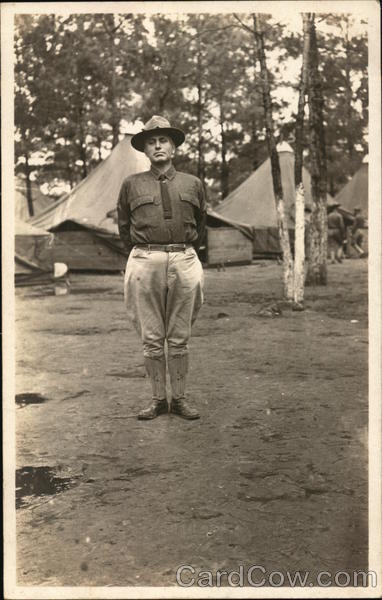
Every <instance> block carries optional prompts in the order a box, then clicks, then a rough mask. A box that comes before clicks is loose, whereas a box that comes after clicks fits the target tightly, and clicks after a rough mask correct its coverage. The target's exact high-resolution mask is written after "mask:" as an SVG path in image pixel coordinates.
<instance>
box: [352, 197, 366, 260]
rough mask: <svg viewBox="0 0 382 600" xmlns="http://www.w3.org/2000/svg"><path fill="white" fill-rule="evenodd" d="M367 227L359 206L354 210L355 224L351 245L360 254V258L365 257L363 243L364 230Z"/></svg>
mask: <svg viewBox="0 0 382 600" xmlns="http://www.w3.org/2000/svg"><path fill="white" fill-rule="evenodd" d="M364 227H365V219H364V217H363V216H362V211H361V209H360V208H359V207H358V206H357V207H356V208H355V209H354V222H353V225H352V228H351V245H352V246H353V248H354V249H355V251H356V252H357V253H358V255H359V257H360V258H363V257H364V256H365V252H364V251H363V249H362V243H363V232H362V229H363V228H364Z"/></svg>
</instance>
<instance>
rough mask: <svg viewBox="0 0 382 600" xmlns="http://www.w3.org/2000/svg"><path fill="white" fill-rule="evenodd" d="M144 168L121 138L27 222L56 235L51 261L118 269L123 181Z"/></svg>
mask: <svg viewBox="0 0 382 600" xmlns="http://www.w3.org/2000/svg"><path fill="white" fill-rule="evenodd" d="M148 167H149V162H148V159H147V158H146V156H145V155H144V154H143V153H141V152H137V151H136V150H134V148H133V147H132V146H131V135H126V136H125V137H124V138H123V139H122V140H121V141H120V142H119V143H118V144H117V145H116V146H115V147H114V148H113V150H112V152H111V154H110V155H109V156H108V157H107V158H106V159H105V160H104V161H103V162H102V163H100V164H99V165H98V166H97V167H96V168H95V169H94V170H93V171H92V172H91V173H90V174H89V175H88V176H87V177H86V178H85V179H84V180H83V181H81V182H80V183H79V184H78V185H77V186H76V187H74V188H73V190H72V191H71V192H69V194H66V195H65V196H64V197H63V198H61V199H60V200H59V201H58V202H56V203H55V205H54V206H52V207H51V208H49V209H48V210H46V211H44V212H43V213H41V214H40V215H38V216H36V217H35V218H34V219H32V220H31V222H32V223H33V224H34V225H37V226H38V227H43V228H44V229H47V230H49V231H53V232H54V233H55V260H56V261H59V262H64V263H66V264H67V265H68V266H69V269H71V270H76V269H78V270H81V269H84V270H106V271H109V270H111V271H113V270H120V269H122V268H123V267H124V265H125V263H126V258H125V254H124V250H123V248H122V244H121V242H120V241H119V236H118V229H117V225H116V223H115V220H114V219H113V218H112V217H111V216H110V214H111V213H112V212H113V210H114V209H115V207H116V204H117V200H118V194H119V190H120V188H121V185H122V182H123V180H124V179H125V178H126V177H128V176H129V175H132V174H134V173H139V172H141V171H145V170H146V169H147V168H148Z"/></svg>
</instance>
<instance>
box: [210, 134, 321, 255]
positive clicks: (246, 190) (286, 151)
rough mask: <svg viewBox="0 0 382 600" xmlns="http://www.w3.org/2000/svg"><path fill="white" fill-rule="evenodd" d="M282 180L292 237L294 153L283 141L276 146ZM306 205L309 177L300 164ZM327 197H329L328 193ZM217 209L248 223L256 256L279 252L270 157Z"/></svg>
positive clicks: (242, 222)
mask: <svg viewBox="0 0 382 600" xmlns="http://www.w3.org/2000/svg"><path fill="white" fill-rule="evenodd" d="M277 150H278V154H279V159H280V169H281V181H282V187H283V194H284V203H285V213H286V215H287V217H288V225H289V231H290V235H291V238H292V239H293V234H294V212H295V206H294V202H295V185H294V153H293V150H292V148H291V147H290V146H289V144H287V143H286V142H283V143H282V144H279V145H278V146H277ZM302 178H303V184H304V189H305V206H306V207H309V206H311V202H312V200H311V179H310V174H309V172H308V170H307V169H306V168H305V167H303V175H302ZM328 199H330V196H328ZM215 210H216V212H217V213H218V214H219V215H221V216H222V217H225V218H228V219H230V220H232V221H234V222H236V223H239V224H241V225H243V226H247V227H248V226H249V227H250V228H251V230H252V235H253V250H254V254H255V255H268V254H270V255H273V254H279V253H280V251H281V250H280V244H279V234H278V227H277V212H276V201H275V197H274V193H273V182H272V171H271V160H270V158H268V159H267V160H266V161H264V162H263V164H262V165H260V167H259V168H258V169H257V170H256V171H254V172H253V173H252V174H251V175H250V176H249V177H248V179H246V180H245V181H244V182H243V183H242V184H241V185H240V186H239V187H238V188H236V190H234V191H233V192H231V193H230V194H229V195H228V196H227V197H226V198H225V199H224V200H223V201H222V202H221V203H220V204H219V205H218V206H217V207H215Z"/></svg>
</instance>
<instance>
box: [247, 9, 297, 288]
mask: <svg viewBox="0 0 382 600" xmlns="http://www.w3.org/2000/svg"><path fill="white" fill-rule="evenodd" d="M258 19H259V17H257V16H256V15H255V14H254V15H253V25H254V33H255V42H256V45H257V58H258V61H259V63H260V71H261V84H262V92H263V104H264V114H265V123H266V134H267V145H268V152H269V155H270V159H271V169H272V181H273V191H274V195H275V200H276V208H277V217H278V219H277V220H278V229H279V237H280V245H281V251H282V254H283V280H284V295H285V297H286V298H287V300H293V258H292V253H291V250H290V244H289V231H288V222H287V218H286V215H285V208H284V197H283V189H282V183H281V171H280V162H279V155H278V153H277V148H276V142H275V138H274V135H273V118H272V101H271V93H270V85H269V78H268V70H267V64H266V59H265V51H264V39H263V33H262V31H261V28H260V26H259V24H258Z"/></svg>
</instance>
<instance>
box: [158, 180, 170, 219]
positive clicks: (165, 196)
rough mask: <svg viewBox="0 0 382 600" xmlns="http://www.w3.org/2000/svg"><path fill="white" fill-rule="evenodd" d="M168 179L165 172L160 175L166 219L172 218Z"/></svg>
mask: <svg viewBox="0 0 382 600" xmlns="http://www.w3.org/2000/svg"><path fill="white" fill-rule="evenodd" d="M166 179H167V178H166V175H164V174H163V175H160V176H159V183H160V193H161V197H162V207H163V215H164V218H165V219H172V209H171V198H170V194H169V193H168V187H167V183H166Z"/></svg>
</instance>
